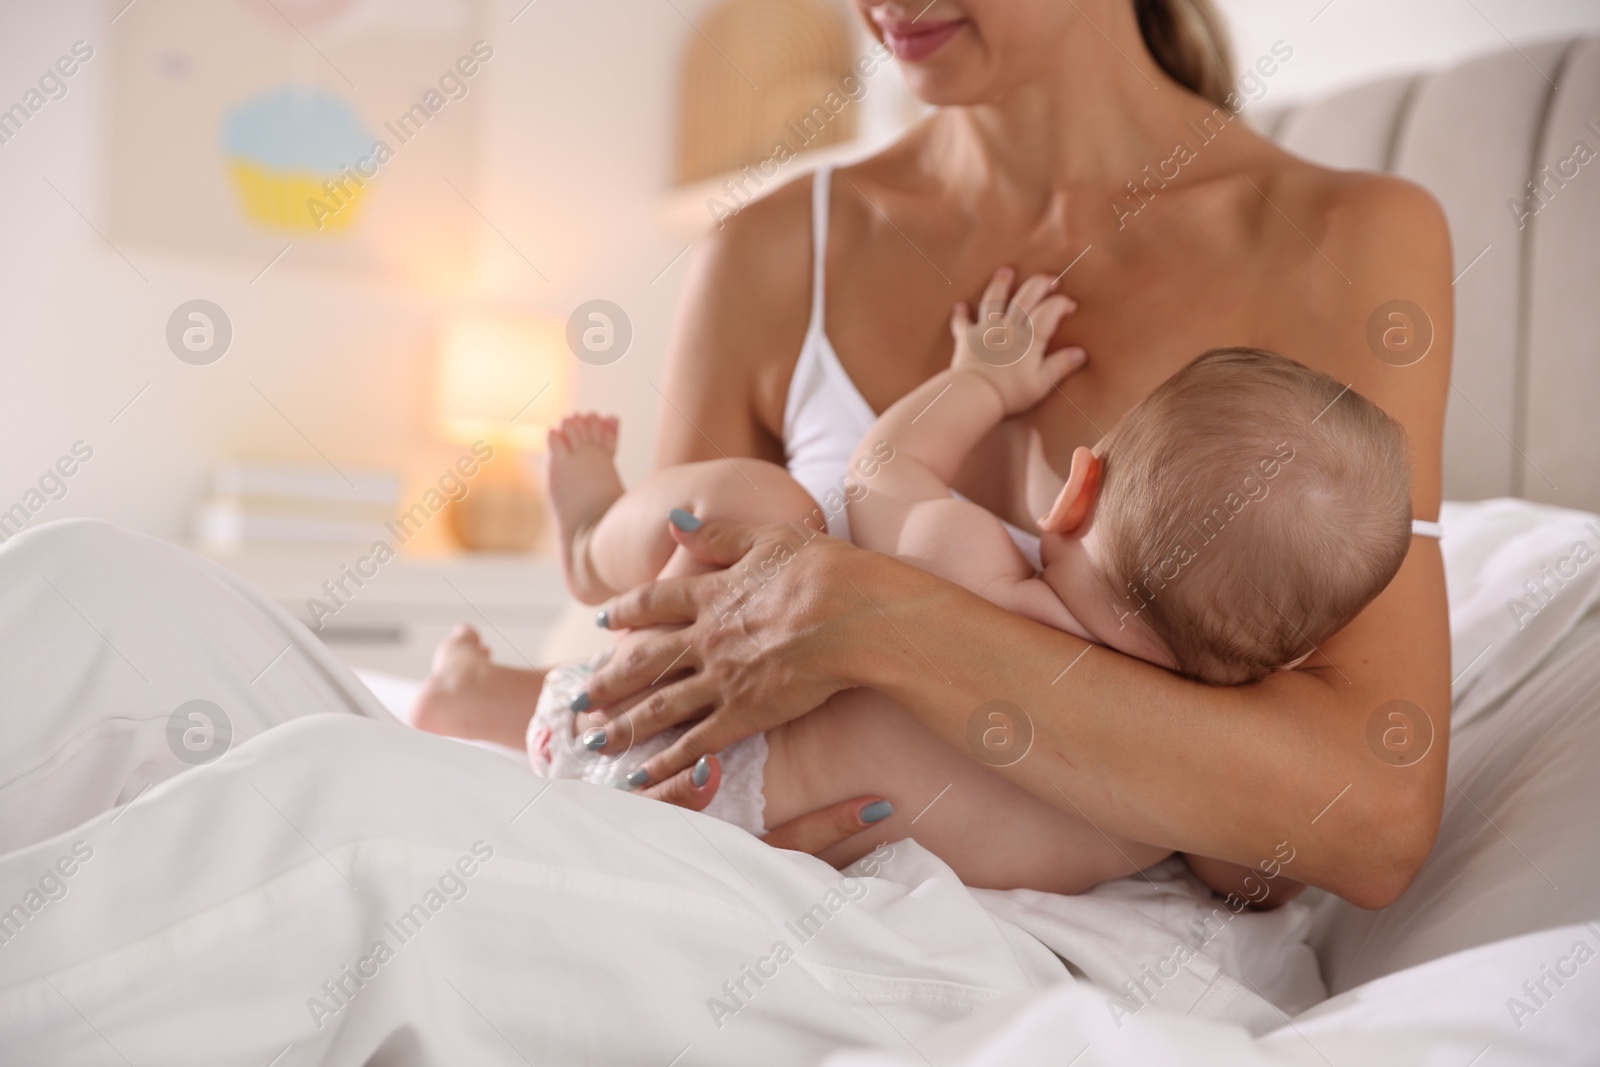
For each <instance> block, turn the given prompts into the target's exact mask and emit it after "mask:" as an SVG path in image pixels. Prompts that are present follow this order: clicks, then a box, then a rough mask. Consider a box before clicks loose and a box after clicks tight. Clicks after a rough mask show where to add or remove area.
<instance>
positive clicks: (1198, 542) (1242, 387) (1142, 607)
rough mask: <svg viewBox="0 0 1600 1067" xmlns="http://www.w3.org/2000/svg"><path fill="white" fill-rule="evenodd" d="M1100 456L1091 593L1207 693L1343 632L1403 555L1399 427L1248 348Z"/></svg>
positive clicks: (1170, 392)
mask: <svg viewBox="0 0 1600 1067" xmlns="http://www.w3.org/2000/svg"><path fill="white" fill-rule="evenodd" d="M1096 453H1097V455H1098V457H1099V459H1100V461H1101V463H1102V465H1103V480H1102V485H1101V490H1100V497H1099V500H1098V502H1097V503H1096V505H1095V520H1094V528H1095V531H1096V537H1097V539H1098V540H1099V542H1100V545H1101V547H1102V550H1103V551H1102V552H1101V554H1100V557H1099V559H1100V566H1101V570H1102V575H1101V577H1102V578H1103V579H1104V580H1105V582H1106V583H1107V584H1108V586H1109V587H1110V589H1111V591H1112V594H1113V596H1114V597H1115V598H1116V599H1117V601H1118V603H1119V605H1120V606H1119V614H1120V615H1121V617H1122V621H1123V624H1124V625H1130V624H1132V625H1143V626H1144V627H1145V629H1146V632H1148V633H1149V634H1150V635H1152V636H1154V637H1155V638H1156V639H1157V640H1158V641H1160V642H1161V644H1162V645H1163V646H1164V647H1165V648H1166V649H1167V650H1168V651H1169V652H1170V653H1171V655H1172V658H1173V661H1174V663H1175V664H1176V666H1177V669H1178V670H1179V671H1180V672H1181V673H1183V674H1186V675H1189V676H1190V677H1193V678H1197V679H1199V680H1201V681H1204V682H1209V683H1211V684H1213V685H1237V684H1240V683H1244V682H1252V681H1255V680H1257V679H1259V678H1262V677H1264V676H1265V675H1267V674H1268V673H1270V672H1271V671H1272V670H1274V669H1276V668H1278V667H1281V666H1284V665H1286V664H1288V663H1290V662H1292V661H1294V660H1295V659H1297V658H1299V657H1301V656H1303V655H1305V654H1306V653H1307V652H1309V651H1311V649H1312V647H1313V646H1314V645H1320V644H1321V643H1322V642H1323V641H1324V640H1326V639H1327V638H1328V637H1330V636H1332V635H1333V634H1335V633H1337V632H1338V631H1339V630H1341V629H1343V628H1344V626H1345V625H1346V624H1347V623H1349V622H1350V620H1351V619H1353V618H1355V616H1356V615H1357V614H1358V613H1359V612H1360V611H1361V609H1362V608H1364V607H1365V606H1366V605H1367V604H1368V602H1370V601H1371V600H1372V598H1373V597H1375V596H1377V595H1378V594H1379V593H1380V592H1382V590H1383V588H1384V586H1386V585H1388V584H1389V580H1390V579H1391V578H1393V577H1394V575H1395V572H1396V571H1398V570H1399V569H1400V564H1401V562H1402V561H1403V560H1404V559H1405V555H1406V551H1407V549H1408V548H1409V547H1410V539H1411V474H1410V467H1409V464H1408V462H1407V459H1406V443H1405V432H1404V431H1403V430H1402V429H1401V427H1400V425H1399V423H1397V422H1395V420H1394V419H1392V418H1390V417H1389V416H1388V415H1386V414H1385V413H1384V412H1383V411H1382V410H1380V409H1379V408H1378V407H1377V405H1375V404H1373V403H1372V402H1371V401H1369V400H1367V399H1366V398H1365V397H1363V396H1361V395H1360V394H1359V393H1357V392H1355V391H1354V390H1353V389H1349V388H1347V387H1345V386H1342V385H1340V384H1339V383H1338V382H1336V381H1334V380H1333V379H1332V378H1329V377H1328V376H1327V375H1325V374H1319V373H1318V372H1316V371H1313V370H1311V369H1309V368H1307V367H1303V366H1301V365H1300V364H1298V363H1295V362H1294V361H1293V360H1288V359H1284V358H1283V357H1282V356H1276V355H1273V354H1272V353H1270V352H1263V351H1261V350H1260V349H1255V348H1219V349H1213V350H1212V351H1210V352H1207V353H1205V354H1204V355H1202V356H1200V357H1199V358H1198V359H1196V360H1195V361H1194V362H1192V363H1190V364H1189V365H1188V366H1186V367H1184V368H1183V369H1182V370H1181V371H1179V372H1178V373H1177V374H1174V375H1173V376H1172V377H1171V378H1169V379H1168V380H1167V381H1166V382H1164V383H1163V384H1162V385H1161V386H1160V387H1159V388H1157V389H1156V391H1155V392H1153V393H1151V394H1150V396H1149V397H1147V398H1146V399H1145V400H1144V401H1143V402H1142V403H1140V404H1139V405H1138V406H1137V407H1135V408H1134V409H1133V410H1132V411H1130V412H1129V413H1128V414H1127V415H1126V416H1124V418H1123V419H1122V421H1121V422H1119V423H1118V424H1117V426H1116V428H1115V429H1113V430H1112V431H1111V433H1110V435H1109V436H1107V437H1106V439H1105V440H1104V441H1102V442H1101V444H1100V446H1099V448H1098V449H1097V450H1096Z"/></svg>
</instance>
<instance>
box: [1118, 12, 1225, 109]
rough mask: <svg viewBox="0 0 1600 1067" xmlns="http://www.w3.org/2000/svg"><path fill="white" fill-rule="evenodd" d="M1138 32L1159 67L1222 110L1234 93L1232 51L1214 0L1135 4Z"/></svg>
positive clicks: (1180, 83) (1186, 87)
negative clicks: (1220, 106) (1219, 106)
mask: <svg viewBox="0 0 1600 1067" xmlns="http://www.w3.org/2000/svg"><path fill="white" fill-rule="evenodd" d="M1133 8H1134V14H1136V15H1137V16H1138V18H1139V32H1140V33H1141V34H1143V35H1144V43H1145V47H1146V48H1149V49H1150V54H1151V55H1152V56H1154V57H1155V60H1156V62H1157V63H1159V64H1161V69H1162V70H1164V71H1166V72H1167V73H1168V74H1170V75H1171V76H1172V78H1173V80H1174V81H1176V82H1177V83H1178V84H1179V85H1182V86H1183V87H1184V88H1185V89H1189V90H1191V91H1193V92H1196V93H1199V94H1200V95H1201V96H1203V97H1205V98H1206V99H1207V100H1210V101H1211V102H1212V103H1214V104H1220V105H1222V106H1224V107H1226V106H1227V104H1228V95H1229V94H1230V93H1232V92H1233V49H1232V48H1231V47H1230V46H1229V43H1228V30H1227V27H1226V26H1225V25H1224V24H1223V21H1222V16H1221V15H1220V14H1218V13H1217V8H1216V5H1215V4H1213V3H1212V0H1134V3H1133Z"/></svg>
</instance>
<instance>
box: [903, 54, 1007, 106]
mask: <svg viewBox="0 0 1600 1067" xmlns="http://www.w3.org/2000/svg"><path fill="white" fill-rule="evenodd" d="M901 69H902V70H903V71H904V72H905V73H904V78H905V83H906V90H907V91H908V92H910V93H911V95H912V96H914V97H916V98H917V99H918V100H920V101H921V102H922V103H924V104H927V105H928V106H929V107H967V106H970V105H973V104H978V103H982V102H983V101H985V100H988V99H991V98H992V94H991V93H989V92H987V91H986V89H985V86H986V79H984V78H982V77H980V76H978V74H977V72H975V71H972V70H970V69H965V68H963V67H957V66H955V65H953V64H952V65H949V66H944V65H940V66H933V65H922V64H918V65H916V66H911V65H909V64H908V65H905V66H903V67H902V68H901Z"/></svg>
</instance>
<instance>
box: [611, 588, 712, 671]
mask: <svg viewBox="0 0 1600 1067" xmlns="http://www.w3.org/2000/svg"><path fill="white" fill-rule="evenodd" d="M698 614H699V603H698V600H697V599H696V597H695V578H694V577H693V576H689V577H683V578H667V579H664V580H662V581H659V582H647V583H645V584H644V585H640V586H635V587H634V588H632V589H630V590H628V591H627V592H626V593H622V594H619V595H617V596H614V597H612V598H611V599H610V600H608V601H606V602H605V603H604V604H602V605H600V609H599V610H598V611H596V612H595V622H596V623H598V624H599V625H600V626H603V627H604V628H606V629H607V630H638V629H642V628H644V627H646V626H682V625H683V624H684V623H688V622H693V621H694V620H695V617H696V615H698ZM613 658H615V657H613Z"/></svg>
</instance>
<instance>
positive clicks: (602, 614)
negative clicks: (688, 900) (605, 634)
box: [594, 608, 611, 630]
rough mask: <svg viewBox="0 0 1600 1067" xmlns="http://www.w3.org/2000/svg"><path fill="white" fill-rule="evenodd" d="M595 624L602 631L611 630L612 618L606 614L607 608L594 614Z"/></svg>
mask: <svg viewBox="0 0 1600 1067" xmlns="http://www.w3.org/2000/svg"><path fill="white" fill-rule="evenodd" d="M594 624H595V625H596V626H598V627H600V629H602V630H609V629H611V616H610V615H607V614H606V609H605V608H601V609H600V610H599V611H597V612H595V613H594Z"/></svg>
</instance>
